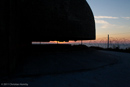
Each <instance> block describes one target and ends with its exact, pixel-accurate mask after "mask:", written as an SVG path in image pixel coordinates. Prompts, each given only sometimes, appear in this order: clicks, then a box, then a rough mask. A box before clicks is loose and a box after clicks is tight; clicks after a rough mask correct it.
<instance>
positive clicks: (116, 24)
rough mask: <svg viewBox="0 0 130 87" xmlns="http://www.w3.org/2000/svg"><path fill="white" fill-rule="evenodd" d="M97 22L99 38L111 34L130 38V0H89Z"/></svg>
mask: <svg viewBox="0 0 130 87" xmlns="http://www.w3.org/2000/svg"><path fill="white" fill-rule="evenodd" d="M87 2H88V4H89V5H90V7H91V9H92V11H93V14H94V16H95V22H96V34H97V38H102V37H106V36H107V34H110V36H112V37H116V38H126V39H129V38H130V0H87Z"/></svg>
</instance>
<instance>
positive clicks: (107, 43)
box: [107, 34, 109, 48]
mask: <svg viewBox="0 0 130 87" xmlns="http://www.w3.org/2000/svg"><path fill="white" fill-rule="evenodd" d="M107 48H109V34H108V43H107Z"/></svg>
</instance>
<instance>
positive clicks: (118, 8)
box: [52, 0, 130, 43]
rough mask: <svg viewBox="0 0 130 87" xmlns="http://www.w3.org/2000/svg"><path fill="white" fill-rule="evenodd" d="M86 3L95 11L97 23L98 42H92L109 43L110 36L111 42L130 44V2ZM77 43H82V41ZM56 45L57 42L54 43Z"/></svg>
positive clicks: (101, 0)
mask: <svg viewBox="0 0 130 87" xmlns="http://www.w3.org/2000/svg"><path fill="white" fill-rule="evenodd" d="M86 1H87V2H88V4H89V5H90V7H91V9H92V11H93V14H94V17H95V23H96V40H91V42H106V43H107V36H108V34H109V36H110V40H111V41H114V40H116V41H120V42H123V43H124V42H129V43H130V0H86ZM70 42H73V41H70ZM77 42H79V43H80V41H77ZM83 42H90V41H88V40H87V41H83ZM52 43H53V42H52ZM54 43H57V42H56V41H54ZM59 43H60V42H59ZM61 43H63V42H61Z"/></svg>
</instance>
